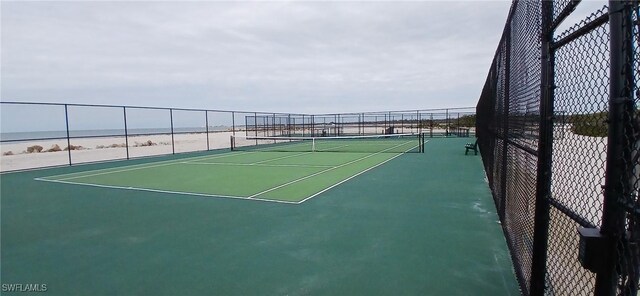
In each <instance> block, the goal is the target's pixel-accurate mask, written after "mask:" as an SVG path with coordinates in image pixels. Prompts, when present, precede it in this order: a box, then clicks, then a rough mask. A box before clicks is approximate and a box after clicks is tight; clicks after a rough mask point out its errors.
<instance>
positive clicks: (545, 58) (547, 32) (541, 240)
mask: <svg viewBox="0 0 640 296" xmlns="http://www.w3.org/2000/svg"><path fill="white" fill-rule="evenodd" d="M552 22H553V2H551V1H542V35H541V36H542V44H541V58H540V63H541V64H540V75H541V77H540V94H541V96H542V98H541V100H540V118H539V120H540V127H539V132H538V133H539V135H538V137H539V140H538V163H537V175H536V206H535V216H534V226H533V254H532V260H531V287H530V290H531V294H530V295H541V296H542V295H544V294H545V290H546V286H545V278H546V274H547V246H548V239H547V238H548V234H549V219H550V217H549V210H550V207H549V206H550V205H549V198H550V196H551V168H552V164H551V162H552V153H553V152H552V151H553V150H552V148H553V102H554V100H553V96H554V74H555V73H554V71H555V70H554V52H553V51H552V50H551V42H552V41H553V32H554V30H553V27H552Z"/></svg>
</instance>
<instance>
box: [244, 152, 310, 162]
mask: <svg viewBox="0 0 640 296" xmlns="http://www.w3.org/2000/svg"><path fill="white" fill-rule="evenodd" d="M309 153H313V152H304V153H298V154H294V155H287V156H282V157H276V158H273V159H267V160H261V161H257V162H254V163H252V164H254V165H255V164H260V163H265V162H270V161H274V160H280V159H286V158H292V157H298V156H300V155H305V154H309Z"/></svg>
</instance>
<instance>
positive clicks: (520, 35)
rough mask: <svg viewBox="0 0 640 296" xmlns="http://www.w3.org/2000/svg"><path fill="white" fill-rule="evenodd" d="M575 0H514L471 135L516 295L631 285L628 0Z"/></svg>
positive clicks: (634, 243) (637, 151)
mask: <svg viewBox="0 0 640 296" xmlns="http://www.w3.org/2000/svg"><path fill="white" fill-rule="evenodd" d="M579 4H580V1H554V2H544V1H515V2H514V3H513V5H512V8H511V10H510V13H509V17H508V19H507V23H506V25H505V29H504V33H503V36H502V38H501V41H500V43H499V45H498V50H497V52H496V55H495V57H494V60H493V63H492V65H491V68H490V69H489V74H488V76H487V80H486V82H485V86H484V89H483V91H482V93H481V96H480V100H479V102H478V105H477V117H478V120H477V133H478V138H479V139H478V143H479V146H480V151H481V154H482V157H483V163H484V166H485V171H486V173H487V179H488V181H489V185H490V187H491V191H492V193H493V196H494V200H495V203H496V207H497V209H498V213H499V215H500V219H501V222H502V226H503V229H504V232H505V236H506V238H507V242H508V244H509V248H510V250H511V255H512V258H513V262H514V268H515V271H516V275H517V278H518V281H519V283H520V287H521V290H522V293H523V294H524V295H614V294H615V295H638V290H639V289H638V287H639V274H640V248H639V247H638V243H640V200H639V197H638V191H639V187H640V181H639V180H640V111H639V109H638V106H639V101H638V97H639V96H640V93H639V91H638V82H639V76H640V65H639V62H638V61H639V60H640V52H639V51H640V41H639V37H638V35H639V33H638V32H640V30H639V29H640V23H639V22H638V12H639V8H638V1H612V2H611V5H612V8H611V9H609V8H608V7H606V6H605V7H603V8H602V9H600V10H598V11H594V12H593V13H592V14H591V15H589V16H588V17H587V18H586V19H584V20H582V21H581V22H579V23H577V24H575V25H574V26H573V27H571V28H570V29H569V30H567V31H564V32H556V31H555V28H556V27H558V26H559V24H560V23H561V22H562V21H563V20H565V19H566V18H567V17H568V16H569V15H570V14H571V13H572V11H573V10H574V9H575V8H576V6H578V5H579ZM579 230H580V232H579ZM591 230H593V231H591ZM590 231H591V232H590ZM593 254H595V256H592V255H593Z"/></svg>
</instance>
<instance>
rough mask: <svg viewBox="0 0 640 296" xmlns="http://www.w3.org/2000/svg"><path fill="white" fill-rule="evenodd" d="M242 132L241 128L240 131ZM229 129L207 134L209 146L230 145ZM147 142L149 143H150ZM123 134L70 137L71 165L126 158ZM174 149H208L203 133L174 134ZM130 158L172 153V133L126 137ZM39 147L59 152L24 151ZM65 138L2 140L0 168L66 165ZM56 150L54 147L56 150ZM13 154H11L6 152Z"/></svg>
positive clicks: (67, 154) (67, 161)
mask: <svg viewBox="0 0 640 296" xmlns="http://www.w3.org/2000/svg"><path fill="white" fill-rule="evenodd" d="M240 133H242V134H244V131H242V132H240ZM231 135H232V132H215V133H209V149H212V150H213V149H222V148H229V147H230V143H231V140H230V137H231ZM149 141H150V142H149ZM125 143H126V140H125V137H105V138H78V139H71V141H70V144H71V145H72V146H81V148H78V149H77V150H72V151H71V161H72V162H73V163H74V164H78V163H86V162H96V161H106V160H114V159H126V158H127V148H126V146H125ZM173 143H174V144H175V147H174V148H175V152H176V153H181V152H193V151H204V150H207V134H206V133H189V134H176V135H174V139H173ZM128 144H129V157H130V158H135V157H143V156H152V155H163V154H171V153H173V148H172V141H171V135H150V136H129V138H128ZM35 145H38V146H41V147H43V151H47V150H49V149H51V148H52V147H55V145H57V146H58V147H59V148H60V149H62V151H55V152H39V153H35V152H34V153H27V152H26V151H27V148H28V147H32V146H35ZM66 147H68V143H67V140H66V139H57V140H40V141H24V142H12V143H3V144H2V145H0V152H1V153H2V156H1V157H0V171H13V170H21V169H30V168H38V167H45V166H56V165H68V164H69V151H64V149H65V148H66ZM56 150H57V149H56ZM6 154H12V155H6Z"/></svg>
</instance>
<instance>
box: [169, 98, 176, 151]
mask: <svg viewBox="0 0 640 296" xmlns="http://www.w3.org/2000/svg"><path fill="white" fill-rule="evenodd" d="M169 119H170V120H171V154H176V144H175V141H174V139H173V109H169Z"/></svg>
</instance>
